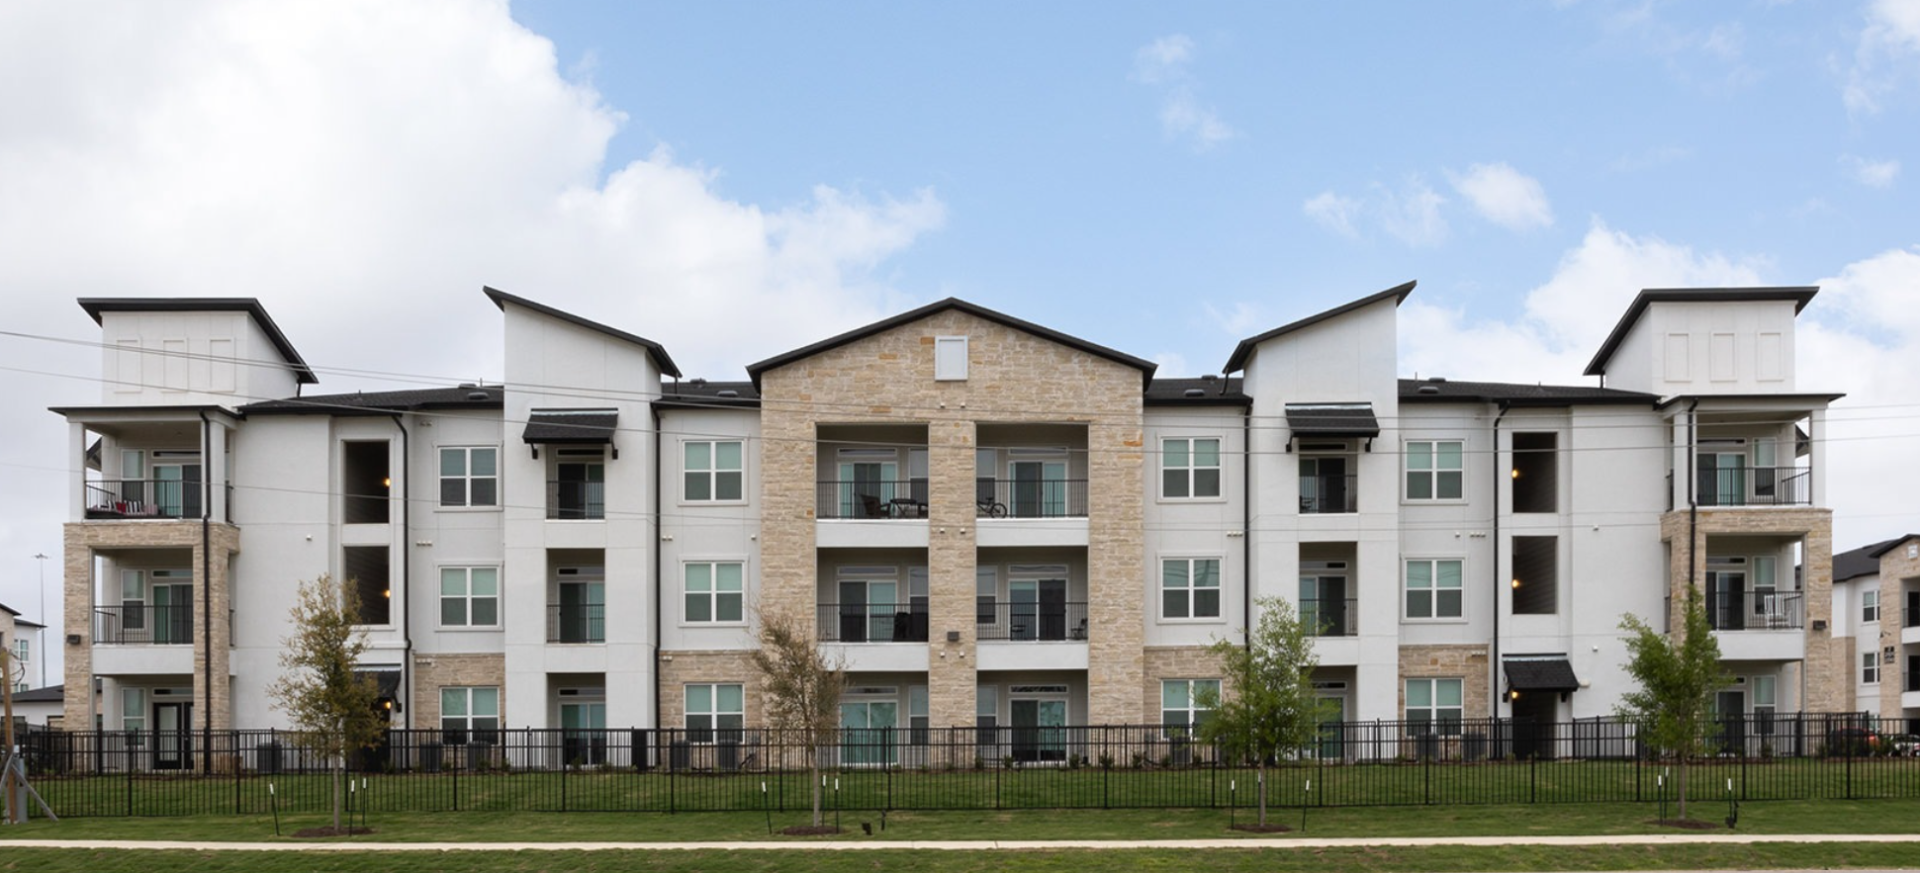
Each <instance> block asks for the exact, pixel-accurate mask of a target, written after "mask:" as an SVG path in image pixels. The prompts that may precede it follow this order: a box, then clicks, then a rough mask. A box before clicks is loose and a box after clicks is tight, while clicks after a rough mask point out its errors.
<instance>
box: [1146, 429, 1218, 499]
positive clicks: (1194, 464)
mask: <svg viewBox="0 0 1920 873" xmlns="http://www.w3.org/2000/svg"><path fill="white" fill-rule="evenodd" d="M1160 496H1161V497H1164V498H1168V499H1172V500H1186V499H1209V498H1217V497H1219V496H1220V440H1219V439H1217V438H1210V437H1209V438H1202V437H1192V438H1185V437H1183V438H1179V439H1165V440H1161V441H1160Z"/></svg>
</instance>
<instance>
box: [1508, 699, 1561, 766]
mask: <svg viewBox="0 0 1920 873" xmlns="http://www.w3.org/2000/svg"><path fill="white" fill-rule="evenodd" d="M1553 697H1554V695H1553V694H1552V692H1541V691H1530V692H1524V693H1522V694H1521V695H1520V699H1518V700H1515V701H1514V702H1513V755H1514V757H1516V758H1521V759H1525V758H1551V757H1553V718H1554V716H1555V715H1556V714H1557V707H1556V706H1555V703H1554V699H1553Z"/></svg>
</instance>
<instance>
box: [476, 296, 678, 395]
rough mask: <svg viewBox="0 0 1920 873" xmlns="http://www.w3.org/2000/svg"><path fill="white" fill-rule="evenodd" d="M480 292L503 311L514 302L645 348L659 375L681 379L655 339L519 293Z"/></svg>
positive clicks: (676, 368)
mask: <svg viewBox="0 0 1920 873" xmlns="http://www.w3.org/2000/svg"><path fill="white" fill-rule="evenodd" d="M480 290H481V291H482V292H483V293H485V294H486V295H487V299H489V300H492V301H493V305H495V306H498V307H500V311H501V312H505V311H507V304H508V303H512V304H514V305H516V306H524V307H526V308H528V309H531V310H533V311H535V312H538V313H540V314H541V315H546V316H551V317H553V318H557V319H560V320H561V321H564V322H567V323H568V324H573V325H578V326H580V327H584V328H586V329H588V330H591V331H596V332H599V333H603V334H606V335H607V336H610V337H613V338H614V339H617V340H625V341H626V342H630V343H633V344H634V345H637V346H639V347H641V348H643V349H646V350H647V354H649V355H652V356H653V362H654V363H655V364H657V365H659V367H660V372H662V373H664V374H666V375H668V376H672V377H674V378H676V379H678V378H680V367H679V365H677V364H675V363H674V362H673V358H672V357H671V356H669V355H668V354H667V348H666V346H663V345H661V344H659V343H657V342H654V341H653V340H650V339H647V338H646V337H643V336H640V335H639V334H632V333H628V332H626V331H624V330H621V329H619V328H617V327H608V326H607V325H604V324H601V323H600V322H597V321H593V320H591V319H586V318H581V317H580V316H578V315H574V314H573V313H571V312H567V311H565V310H560V309H555V308H553V307H551V306H548V305H546V304H545V303H536V302H534V301H532V300H528V299H527V298H525V297H521V296H519V295H517V294H508V293H507V292H505V291H502V290H500V289H498V288H495V287H493V286H491V285H482V286H480Z"/></svg>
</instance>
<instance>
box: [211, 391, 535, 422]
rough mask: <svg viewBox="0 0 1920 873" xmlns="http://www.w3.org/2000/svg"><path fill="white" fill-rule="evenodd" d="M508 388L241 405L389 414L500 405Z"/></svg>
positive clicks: (267, 410)
mask: <svg viewBox="0 0 1920 873" xmlns="http://www.w3.org/2000/svg"><path fill="white" fill-rule="evenodd" d="M506 394H507V391H506V389H505V388H502V387H500V386H498V385H462V386H460V387H457V388H412V389H408V390H405V391H356V392H354V393H352V394H321V395H315V396H312V397H288V398H285V399H282V400H263V401H261V402H259V403H249V404H247V405H246V406H242V407H240V413H241V414H242V415H387V414H389V413H394V412H414V411H418V410H425V409H499V408H501V406H502V405H503V404H504V402H505V398H506Z"/></svg>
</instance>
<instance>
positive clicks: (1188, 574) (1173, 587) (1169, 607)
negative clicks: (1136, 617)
mask: <svg viewBox="0 0 1920 873" xmlns="http://www.w3.org/2000/svg"><path fill="white" fill-rule="evenodd" d="M1160 617H1161V618H1219V617H1220V559H1218V558H1170V559H1168V560H1165V561H1162V562H1160Z"/></svg>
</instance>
